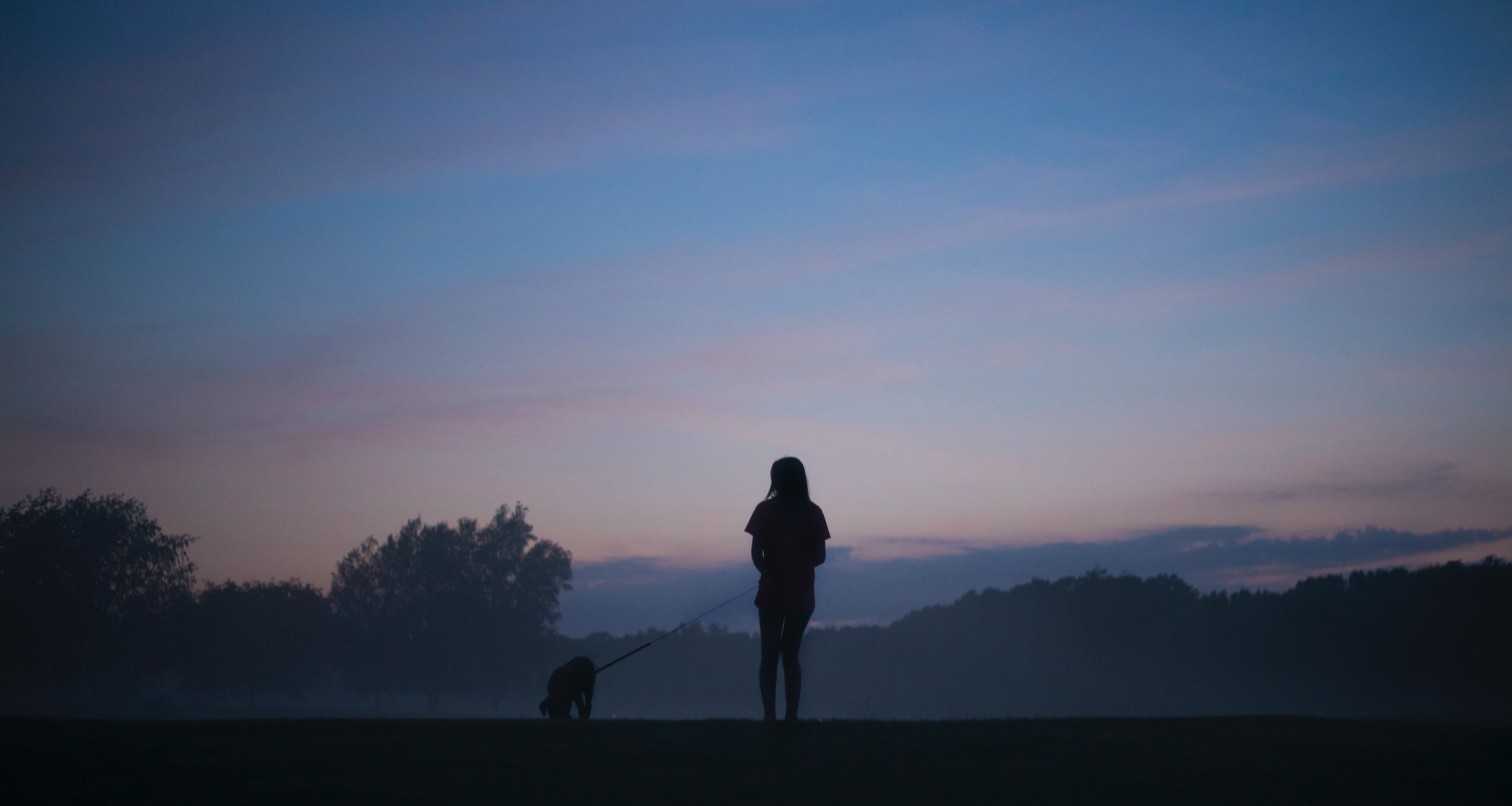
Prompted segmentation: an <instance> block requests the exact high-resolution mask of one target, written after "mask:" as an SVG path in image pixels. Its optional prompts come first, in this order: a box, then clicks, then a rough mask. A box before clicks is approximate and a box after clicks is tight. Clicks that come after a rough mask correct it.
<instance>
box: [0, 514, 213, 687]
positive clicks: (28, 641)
mask: <svg viewBox="0 0 1512 806" xmlns="http://www.w3.org/2000/svg"><path fill="white" fill-rule="evenodd" d="M192 540H193V538H191V537H189V536H187V535H170V534H165V533H164V532H163V530H162V529H161V528H159V526H158V524H157V521H155V520H153V519H152V518H149V517H148V516H147V509H146V507H144V506H143V505H142V504H141V502H139V501H137V500H135V499H131V498H125V497H123V496H120V495H107V496H99V497H95V496H91V495H90V494H89V492H88V491H85V492H84V493H82V494H80V495H79V496H77V497H75V498H71V499H68V500H64V499H63V498H62V497H60V496H59V495H58V493H57V491H56V490H53V489H51V488H49V489H45V490H42V491H41V492H39V493H37V494H36V495H31V496H27V497H26V498H24V499H22V500H21V501H19V502H17V503H16V504H14V505H12V506H10V507H7V508H5V509H4V510H0V648H3V651H0V657H3V658H4V660H3V661H0V685H3V686H4V687H5V688H7V689H10V690H12V691H33V692H37V691H39V690H46V691H47V692H51V694H48V695H44V696H62V697H69V696H72V695H76V694H78V693H81V692H87V693H89V694H92V695H94V696H95V697H96V698H97V700H96V702H95V705H97V706H98V705H106V704H109V701H110V700H112V699H113V698H114V697H116V696H118V695H122V694H125V693H127V692H129V691H130V689H131V687H132V685H133V684H134V683H136V682H138V681H139V680H140V679H141V678H142V676H143V675H145V674H147V673H149V672H150V671H152V670H153V669H152V667H153V666H154V665H155V664H157V663H158V661H160V660H161V659H162V658H163V657H165V654H166V653H164V652H163V651H162V649H163V647H162V645H161V640H162V638H163V632H162V629H161V627H162V622H163V619H164V618H165V617H166V616H167V614H168V613H169V611H170V610H171V609H172V608H173V607H175V606H176V605H178V604H180V603H182V602H184V601H185V600H187V599H188V597H189V596H190V595H191V594H190V591H191V590H192V588H193V584H194V564H193V563H191V562H189V557H188V553H187V548H188V546H189V543H190V542H191V541H192Z"/></svg>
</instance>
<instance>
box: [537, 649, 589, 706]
mask: <svg viewBox="0 0 1512 806" xmlns="http://www.w3.org/2000/svg"><path fill="white" fill-rule="evenodd" d="M596 676H597V675H596V673H595V671H594V668H593V661H591V660H589V659H587V658H585V657H583V656H582V655H579V656H577V657H575V658H573V659H572V660H570V661H567V662H566V663H564V664H562V665H561V666H558V667H557V668H556V670H555V671H553V672H552V673H551V679H550V680H547V681H546V699H544V700H541V716H545V717H550V718H552V719H571V718H572V706H573V704H574V703H576V704H577V709H578V719H587V718H588V715H589V714H590V713H592V712H593V682H594V678H595V677H596Z"/></svg>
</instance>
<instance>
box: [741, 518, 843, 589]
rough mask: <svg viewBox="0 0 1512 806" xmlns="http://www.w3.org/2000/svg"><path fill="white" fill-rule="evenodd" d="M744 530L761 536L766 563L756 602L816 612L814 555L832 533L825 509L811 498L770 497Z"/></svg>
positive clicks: (816, 554)
mask: <svg viewBox="0 0 1512 806" xmlns="http://www.w3.org/2000/svg"><path fill="white" fill-rule="evenodd" d="M745 530H746V531H747V532H749V533H750V534H751V535H752V536H753V537H756V538H758V539H760V541H761V547H762V555H763V562H764V565H765V568H764V569H763V570H762V572H761V584H760V585H759V586H758V587H757V589H756V606H757V607H758V608H760V609H762V610H770V611H773V612H778V613H784V614H792V615H799V614H803V613H812V612H814V559H815V558H816V557H817V556H818V552H819V547H820V546H821V545H823V543H824V541H826V540H829V536H830V535H829V524H827V523H825V520H824V510H822V509H820V508H819V505H818V504H815V503H813V502H812V501H785V500H783V499H781V498H769V499H767V500H765V501H762V502H761V503H759V504H757V505H756V510H755V511H754V512H752V513H751V519H750V520H749V521H747V522H746V527H745Z"/></svg>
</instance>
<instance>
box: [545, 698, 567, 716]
mask: <svg viewBox="0 0 1512 806" xmlns="http://www.w3.org/2000/svg"><path fill="white" fill-rule="evenodd" d="M541 716H549V717H551V718H552V719H571V718H572V700H569V699H567V698H565V697H555V698H553V697H547V698H546V699H544V700H541Z"/></svg>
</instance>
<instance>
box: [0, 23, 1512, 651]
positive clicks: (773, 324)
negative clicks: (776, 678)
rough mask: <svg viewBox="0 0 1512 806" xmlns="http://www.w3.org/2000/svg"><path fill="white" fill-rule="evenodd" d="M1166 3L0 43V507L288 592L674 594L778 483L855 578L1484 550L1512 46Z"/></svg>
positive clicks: (1494, 525) (1451, 34)
mask: <svg viewBox="0 0 1512 806" xmlns="http://www.w3.org/2000/svg"><path fill="white" fill-rule="evenodd" d="M1191 6H1192V4H1188V3H1032V2H1029V3H988V4H975V3H945V4H939V3H784V2H755V3H719V4H692V3H638V4H609V3H589V4H574V3H550V4H491V3H466V4H426V5H424V6H417V5H414V4H407V3H394V4H386V3H309V4H291V5H276V4H243V3H229V4H222V3H183V4H177V3H153V4H130V3H127V4H111V5H109V6H105V7H99V6H92V5H86V4H54V3H36V4H29V3H13V4H7V5H6V8H5V10H4V11H3V12H0V15H3V20H0V21H3V24H0V59H3V65H4V71H3V78H0V112H3V114H0V121H3V122H0V269H3V273H0V314H3V316H0V344H3V345H4V347H5V349H4V350H3V355H0V494H3V498H4V499H5V500H7V501H12V500H15V499H17V498H19V497H21V496H23V495H25V494H27V493H29V492H33V491H35V490H37V489H39V488H41V487H45V486H56V487H58V488H59V489H60V491H62V492H64V493H72V492H76V491H78V490H82V489H84V488H92V489H94V490H96V491H99V492H122V493H125V494H127V495H131V496H134V497H137V498H140V499H141V500H143V501H145V502H146V503H147V504H148V505H149V507H150V509H151V511H152V513H153V514H154V515H155V516H156V517H157V518H158V519H159V520H160V522H161V523H162V524H163V525H164V527H165V528H167V529H169V530H170V531H176V532H189V533H192V534H195V535H198V536H199V537H200V540H199V542H197V543H196V544H195V546H194V557H195V559H196V561H197V562H198V564H199V566H200V574H201V576H202V577H206V578H211V579H220V578H226V577H230V578H269V577H280V578H282V577H286V576H294V575H297V576H300V577H303V578H305V579H307V580H310V581H314V582H317V583H324V582H325V581H326V579H328V575H329V573H330V571H331V569H332V568H333V567H334V565H335V563H336V561H337V560H338V559H339V558H340V556H342V555H343V554H344V553H345V552H346V551H348V550H350V549H351V548H353V547H355V546H356V545H357V543H358V542H360V541H361V540H362V539H363V538H364V537H366V536H368V535H369V534H376V535H379V536H382V535H384V534H388V533H390V532H393V531H396V530H397V529H398V527H399V526H400V525H401V524H402V523H403V522H404V521H405V520H407V519H408V518H411V517H415V516H417V515H418V516H421V517H423V518H425V519H427V520H430V521H435V520H452V519H455V518H458V517H480V518H486V517H487V516H488V515H489V514H490V513H491V512H492V511H493V509H494V508H495V507H497V506H498V505H499V504H502V503H512V502H514V501H516V500H518V501H521V502H523V503H524V504H526V505H527V506H528V507H529V508H530V512H531V514H530V518H531V521H532V523H534V524H535V525H536V528H537V531H538V533H540V534H541V535H542V536H544V537H548V538H550V539H553V540H556V541H557V542H559V543H562V544H563V545H564V546H566V547H568V548H569V549H570V550H571V551H572V552H573V554H574V557H575V559H576V562H577V564H578V567H579V569H580V571H582V572H583V573H584V574H586V575H587V577H586V578H595V579H597V577H593V571H592V566H593V564H595V563H598V564H600V565H599V566H598V567H597V571H598V572H602V573H608V572H609V571H610V570H612V569H615V568H624V567H627V566H626V562H627V561H633V562H631V564H632V565H633V564H636V563H639V564H641V565H642V566H644V565H646V564H650V565H652V566H655V567H660V568H673V569H677V570H678V572H679V573H681V572H682V571H684V570H687V569H690V568H691V569H693V570H695V571H709V572H710V573H712V571H711V570H710V569H723V568H726V567H727V566H730V565H731V564H738V563H740V562H742V561H743V557H744V552H745V549H744V545H743V543H742V536H741V534H740V531H739V530H740V527H741V525H742V524H744V522H745V517H746V515H747V514H748V511H749V508H750V507H751V506H752V505H753V504H754V503H755V501H756V500H757V499H758V498H759V497H760V496H761V494H762V493H763V492H764V491H765V487H766V479H765V475H766V471H767V467H768V466H769V465H770V463H771V461H772V460H773V459H775V458H777V457H778V456H782V455H785V454H794V455H797V456H799V457H801V458H803V459H804V460H805V462H806V463H807V465H808V467H809V471H810V475H811V479H812V482H813V488H814V494H815V498H816V500H818V501H819V502H820V503H821V505H823V506H824V507H825V509H826V512H827V513H828V515H829V519H830V522H831V524H832V529H833V531H834V534H835V536H836V540H837V542H838V543H843V544H844V545H845V546H846V547H847V548H848V550H849V553H848V554H846V555H845V556H846V558H847V561H848V562H853V563H860V564H865V563H883V562H892V561H910V560H916V561H918V562H925V561H928V558H937V557H939V556H942V555H943V556H957V555H958V554H959V553H960V552H963V551H968V550H969V551H988V552H993V551H996V552H1004V551H1007V552H1010V553H1011V552H1012V551H1017V550H1020V549H1025V548H1032V547H1035V546H1059V545H1075V544H1087V545H1109V546H1111V545H1114V544H1117V543H1119V542H1120V541H1125V542H1127V541H1130V540H1137V539H1138V538H1139V536H1140V535H1147V534H1153V533H1159V532H1161V530H1167V529H1170V528H1173V527H1190V526H1210V527H1214V528H1218V527H1225V528H1227V527H1234V528H1242V529H1247V530H1251V531H1247V532H1244V534H1245V535H1247V536H1249V537H1251V538H1254V539H1257V540H1262V539H1280V538H1284V537H1288V536H1293V535H1297V536H1320V537H1321V536H1328V535H1333V534H1334V533H1335V532H1337V531H1340V530H1357V529H1361V528H1363V527H1366V526H1369V525H1376V526H1381V527H1385V528H1390V529H1399V530H1404V531H1407V532H1411V533H1415V534H1424V535H1427V534H1430V533H1434V532H1438V531H1440V530H1445V529H1457V528H1478V529H1492V530H1499V529H1505V528H1507V527H1508V526H1512V458H1509V457H1512V418H1509V417H1508V416H1507V412H1508V411H1512V325H1509V322H1512V240H1509V239H1512V111H1509V110H1512V11H1509V10H1508V8H1507V6H1506V5H1505V4H1504V3H1454V2H1446V3H1435V4H1423V3H1387V2H1371V3H1330V4H1315V3H1276V2H1265V3H1214V4H1207V5H1206V7H1202V8H1195V9H1194V8H1192V7H1191ZM1131 545H1133V544H1131ZM1261 545H1269V544H1263V543H1262V544H1261ZM1491 548H1493V549H1498V550H1501V551H1502V553H1504V554H1505V553H1508V551H1512V549H1509V548H1508V547H1507V544H1506V542H1505V541H1502V542H1498V543H1494V544H1492V545H1491ZM1485 549H1486V546H1485V545H1484V544H1481V543H1479V542H1476V543H1475V544H1474V546H1473V549H1467V551H1472V553H1474V552H1479V553H1478V554H1474V556H1481V555H1483V554H1484V553H1487V552H1486V551H1485ZM1434 550H1435V551H1436V550H1438V548H1437V547H1436V548H1434ZM1427 551H1428V548H1427V547H1426V546H1425V551H1424V554H1425V556H1426V554H1427ZM1367 554H1368V553H1367ZM995 556H996V555H995ZM1005 556H1007V555H1005ZM1012 556H1020V555H1012ZM1396 556H1399V557H1408V558H1410V557H1411V556H1412V553H1411V552H1405V553H1402V552H1399V553H1398V555H1396ZM1433 556H1439V555H1433ZM1467 556H1468V555H1467ZM1077 557H1078V558H1079V559H1080V555H1077ZM1085 559H1091V560H1093V561H1096V558H1093V557H1088V558H1085ZM1334 559H1337V558H1334ZM1375 559H1379V558H1377V557H1373V556H1366V554H1362V556H1361V561H1362V562H1365V561H1374V560H1375ZM921 567H922V566H921ZM1115 570H1116V569H1115ZM1294 571H1296V572H1297V573H1302V572H1305V571H1306V568H1300V567H1299V568H1298V569H1294ZM1067 572H1068V573H1070V572H1074V569H1070V570H1068V571H1067ZM1152 572H1153V571H1152ZM602 573H601V574H600V576H602ZM1236 573H1237V572H1236ZM1238 576H1239V577H1242V576H1243V574H1239V575H1238ZM1235 578H1238V577H1235ZM1214 579H1215V580H1217V579H1218V577H1217V576H1215V577H1214ZM965 581H966V580H965V579H964V577H963V583H964V582H965ZM989 582H990V580H988V581H981V582H979V581H975V580H973V581H972V582H971V585H966V584H963V585H962V590H964V589H965V588H966V587H970V586H973V585H980V584H989ZM598 584H599V585H600V586H602V585H603V584H608V583H605V582H603V581H602V580H600V582H599V583H598ZM573 595H574V594H569V596H568V598H566V599H564V608H565V609H566V610H567V611H568V614H569V615H572V613H573V611H572V608H573V607H575V605H574V604H573V601H574V600H573V599H572V598H571V597H572V596H573ZM717 598H723V597H716V600H717ZM690 607H691V606H690ZM698 609H701V608H699V607H691V610H692V612H697V610H698ZM857 618H862V616H857ZM592 621H593V620H592V619H591V618H587V619H579V624H580V625H581V626H582V629H588V628H591V626H592Z"/></svg>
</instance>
